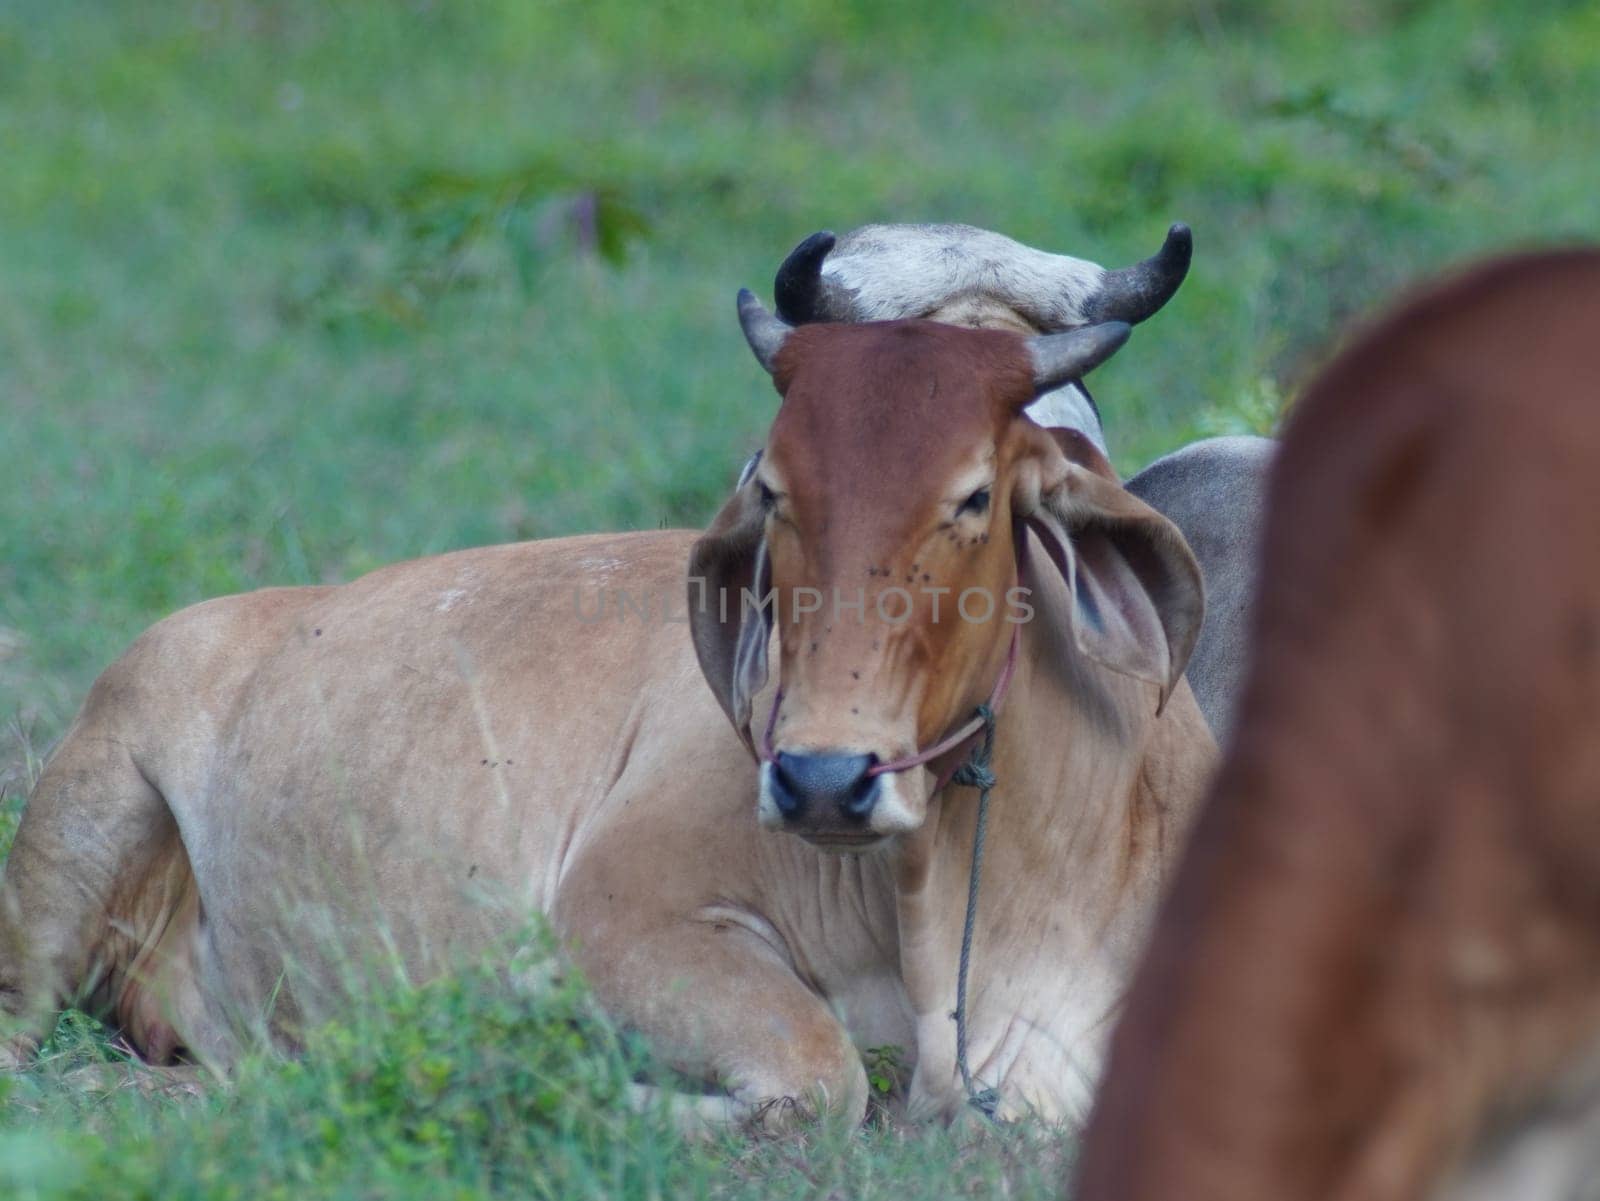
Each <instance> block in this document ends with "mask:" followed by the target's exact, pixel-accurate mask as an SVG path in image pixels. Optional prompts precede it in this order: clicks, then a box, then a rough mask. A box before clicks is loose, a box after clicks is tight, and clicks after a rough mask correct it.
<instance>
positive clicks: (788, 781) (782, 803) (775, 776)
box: [770, 752, 806, 821]
mask: <svg viewBox="0 0 1600 1201" xmlns="http://www.w3.org/2000/svg"><path fill="white" fill-rule="evenodd" d="M789 759H793V756H792V755H785V754H783V753H782V752H779V753H778V755H777V756H776V757H774V758H773V760H772V783H771V788H770V791H771V793H772V802H773V804H775V805H777V806H778V812H779V813H781V814H782V815H783V819H784V820H785V821H794V820H795V819H796V818H797V817H799V816H800V814H801V813H802V812H804V811H805V807H806V801H805V796H804V794H803V793H801V792H800V790H799V789H797V788H796V787H795V783H794V780H793V779H792V778H791V777H790V775H789V771H788V767H787V766H786V764H785V762H784V761H785V760H789Z"/></svg>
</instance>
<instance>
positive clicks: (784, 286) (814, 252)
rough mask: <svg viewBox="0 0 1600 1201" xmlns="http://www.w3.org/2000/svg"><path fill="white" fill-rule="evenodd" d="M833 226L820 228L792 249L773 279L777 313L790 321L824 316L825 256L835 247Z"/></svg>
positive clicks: (773, 294)
mask: <svg viewBox="0 0 1600 1201" xmlns="http://www.w3.org/2000/svg"><path fill="white" fill-rule="evenodd" d="M833 243H834V237H833V232H832V231H831V230H826V229H823V230H818V231H817V232H816V233H814V234H812V235H811V236H810V237H809V238H807V239H806V240H805V241H804V242H801V243H800V245H798V246H796V247H795V248H794V249H793V250H791V251H790V252H789V257H788V258H786V259H784V260H783V265H782V266H781V267H779V268H778V274H777V275H776V276H774V277H773V280H772V299H773V300H774V301H775V302H776V304H777V309H778V316H779V317H781V318H783V319H784V320H785V321H787V322H788V323H789V324H790V325H804V324H805V323H806V322H808V321H820V320H824V317H823V308H824V306H823V303H822V260H823V259H825V258H827V257H828V252H829V251H830V250H832V249H833Z"/></svg>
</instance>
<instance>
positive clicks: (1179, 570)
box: [1019, 430, 1205, 713]
mask: <svg viewBox="0 0 1600 1201" xmlns="http://www.w3.org/2000/svg"><path fill="white" fill-rule="evenodd" d="M1040 432H1041V433H1044V434H1047V435H1049V436H1050V437H1051V440H1052V441H1054V442H1055V443H1056V447H1057V449H1058V450H1059V451H1060V452H1061V457H1060V458H1059V459H1058V458H1056V457H1055V456H1054V455H1052V456H1050V458H1051V460H1052V461H1051V463H1050V465H1049V467H1048V469H1047V470H1046V472H1045V478H1044V480H1043V481H1041V482H1042V485H1043V486H1042V487H1041V488H1040V491H1039V493H1038V501H1037V503H1036V504H1035V505H1033V506H1032V507H1031V508H1030V510H1029V511H1027V512H1025V513H1021V514H1019V516H1021V517H1022V518H1023V520H1025V521H1026V522H1027V524H1028V526H1029V528H1031V529H1032V530H1033V532H1034V534H1035V535H1037V537H1038V539H1039V542H1040V544H1041V545H1042V546H1043V547H1044V549H1045V552H1046V553H1047V554H1048V555H1049V556H1050V559H1051V561H1052V562H1054V563H1055V565H1056V568H1057V570H1059V571H1060V572H1061V575H1062V577H1063V578H1064V579H1065V580H1066V582H1067V589H1068V591H1069V593H1070V594H1071V596H1072V639H1073V643H1074V645H1076V646H1077V648H1078V650H1079V651H1080V652H1081V653H1083V654H1084V655H1086V656H1087V657H1088V658H1090V659H1093V660H1094V661H1095V662H1097V663H1101V664H1103V665H1105V666H1106V667H1109V668H1111V669H1112V670H1113V671H1117V672H1121V673H1122V674H1124V675H1129V676H1134V677H1136V678H1138V679H1141V680H1148V681H1150V682H1151V683H1153V684H1156V685H1158V686H1159V687H1160V689H1161V697H1160V701H1159V703H1158V706H1157V712H1158V713H1159V712H1160V709H1161V706H1164V705H1165V704H1166V702H1167V698H1168V697H1169V696H1171V695H1172V690H1173V689H1174V688H1175V687H1177V684H1178V680H1179V678H1180V677H1181V676H1182V675H1183V669H1184V668H1185V667H1186V666H1188V663H1189V655H1190V653H1191V652H1192V651H1193V650H1194V644H1195V641H1196V639H1198V638H1199V636H1200V623H1201V622H1202V621H1203V620H1204V618H1205V585H1204V583H1203V581H1202V578H1201V574H1200V565H1199V563H1197V562H1196V561H1195V557H1194V552H1193V551H1191V550H1190V549H1189V544H1188V543H1187V542H1186V541H1184V537H1183V535H1182V534H1181V533H1180V532H1179V531H1178V527H1177V526H1176V525H1174V524H1173V523H1172V522H1171V521H1169V520H1168V519H1167V518H1166V517H1164V516H1162V515H1161V514H1160V513H1158V512H1157V511H1156V510H1154V509H1152V508H1151V507H1150V506H1149V505H1147V504H1145V503H1144V502H1143V501H1141V500H1140V499H1139V498H1138V497H1136V496H1134V495H1132V494H1131V493H1130V492H1128V491H1127V489H1125V488H1124V487H1123V486H1122V485H1121V484H1120V483H1119V482H1118V481H1117V478H1116V474H1115V473H1114V472H1113V471H1112V470H1111V467H1110V465H1109V464H1108V463H1106V462H1105V459H1104V458H1103V457H1102V456H1101V455H1100V454H1099V452H1098V451H1096V450H1095V449H1094V448H1093V447H1092V446H1089V445H1088V444H1087V439H1084V438H1083V437H1082V435H1079V434H1076V432H1075V431H1068V430H1049V431H1040Z"/></svg>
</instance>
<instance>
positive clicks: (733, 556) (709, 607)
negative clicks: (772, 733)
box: [689, 460, 773, 750]
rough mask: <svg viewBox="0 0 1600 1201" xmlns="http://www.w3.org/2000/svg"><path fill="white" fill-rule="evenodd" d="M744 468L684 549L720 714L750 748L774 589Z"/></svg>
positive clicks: (762, 513) (702, 654)
mask: <svg viewBox="0 0 1600 1201" xmlns="http://www.w3.org/2000/svg"><path fill="white" fill-rule="evenodd" d="M754 464H755V460H751V463H750V464H748V465H746V467H745V470H744V472H743V474H742V475H741V476H740V477H739V487H738V488H737V489H736V490H735V491H734V494H733V496H732V497H731V498H730V499H729V500H728V503H727V504H725V505H723V506H722V511H721V512H720V513H718V514H717V515H716V517H715V518H714V519H713V520H712V522H711V525H710V527H709V528H707V530H706V532H705V533H704V534H703V535H701V537H700V538H699V539H698V540H697V541H696V542H695V544H694V546H693V547H692V548H691V550H690V551H689V632H690V635H691V637H692V638H693V639H694V653H695V655H696V657H697V658H698V659H699V660H700V671H701V674H702V675H704V676H705V678H706V683H708V684H710V685H711V691H712V692H714V693H715V694H716V697H717V701H718V703H719V704H721V706H722V711H723V712H724V713H726V714H727V715H728V720H729V721H731V722H733V728H734V729H735V730H737V731H738V732H739V737H741V738H743V739H744V741H745V744H746V745H747V746H749V747H751V749H752V750H754V747H755V743H754V740H753V738H752V737H751V733H750V706H751V703H752V702H753V701H754V700H755V696H756V694H757V693H758V692H760V691H761V689H762V686H763V685H765V684H766V682H767V643H768V642H769V641H770V639H771V634H772V610H773V606H772V604H770V603H763V602H766V601H767V599H768V594H769V593H770V592H771V590H772V570H771V567H770V565H769V564H768V562H767V539H766V528H767V511H766V506H765V505H764V504H762V501H761V496H760V487H759V486H758V485H757V484H756V483H755V481H754V478H753V477H754V475H755V472H754V471H753V470H752V468H753V467H754Z"/></svg>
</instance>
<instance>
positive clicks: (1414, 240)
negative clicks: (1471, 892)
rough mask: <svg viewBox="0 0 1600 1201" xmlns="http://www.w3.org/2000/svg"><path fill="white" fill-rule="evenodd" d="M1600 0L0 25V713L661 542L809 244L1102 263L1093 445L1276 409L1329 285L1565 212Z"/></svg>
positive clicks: (621, 10) (737, 443) (695, 517)
mask: <svg viewBox="0 0 1600 1201" xmlns="http://www.w3.org/2000/svg"><path fill="white" fill-rule="evenodd" d="M1597 113H1600V6H1597V5H1595V4H1593V3H1571V4H1558V3H1532V4H1527V5H1523V6H1521V8H1520V9H1519V10H1518V11H1517V12H1515V13H1514V14H1513V13H1511V12H1509V11H1508V9H1507V6H1505V5H1503V4H1493V3H1487V2H1485V3H1473V2H1471V0H1451V2H1449V3H1435V4H1430V3H1422V2H1417V0H1412V2H1405V3H1377V2H1375V0H1349V2H1346V3H1342V4H1339V5H1325V4H1321V3H1312V2H1309V0H1267V2H1264V3H1245V2H1244V0H1149V2H1146V3H1136V4H1129V3H1116V4H1110V3H1080V4H1075V5H1049V4H1039V3H1013V4H1007V5H994V4H977V3H973V4H964V3H957V2H953V0H944V2H942V3H930V2H928V0H918V2H917V3H909V2H901V0H887V2H886V0H878V2H876V3H870V4H869V3H864V2H863V3H847V2H843V0H796V2H793V3H788V4H785V5H782V6H776V7H775V8H772V9H770V10H769V9H768V7H767V6H758V5H753V4H719V5H710V4H698V3H682V2H674V0H668V2H665V3H651V4H639V3H632V2H622V0H585V2H583V3H564V2H553V0H546V2H537V0H535V2H525V0H473V2H468V3H454V4H453V3H444V2H442V0H440V2H418V0H411V2H391V0H384V2H381V3H380V2H372V3H363V2H340V3H328V2H326V0H321V2H312V0H305V2H302V0H261V2H253V3H246V2H233V3H185V2H181V0H171V2H167V3H150V4H145V3H131V2H130V3H122V4H110V3H78V2H74V0H8V3H7V4H5V5H4V6H0V480H3V481H4V488H3V489H0V656H3V657H4V658H3V662H0V673H3V674H0V718H11V717H15V716H18V715H21V716H23V717H24V719H25V720H32V721H33V722H34V723H35V729H36V731H38V732H40V733H42V735H43V736H45V737H48V736H49V735H52V734H54V733H56V732H58V731H59V729H60V728H61V727H62V725H63V723H64V721H65V720H66V718H67V717H69V716H70V714H71V711H72V710H73V708H74V707H75V705H76V702H77V700H78V698H79V697H80V696H81V694H82V692H83V690H84V688H85V687H86V685H87V683H88V681H89V680H90V679H91V678H92V676H93V674H94V673H95V672H96V671H97V670H98V669H99V668H100V667H101V666H103V665H104V664H105V663H106V662H107V661H108V660H109V659H110V658H111V657H112V656H113V655H115V653H116V652H117V651H118V650H119V649H120V648H121V647H122V646H123V645H125V644H126V643H127V642H128V641H129V640H130V639H131V638H132V637H133V636H134V635H135V634H136V633H137V632H138V631H139V630H140V629H141V628H142V627H143V626H144V625H146V624H147V623H149V622H150V621H151V620H153V619H155V618H156V617H158V616H160V615H162V614H164V613H166V612H168V611H170V610H171V609H173V608H175V607H177V606H180V605H183V604H186V603H188V602H191V601H194V600H198V599H200V598H202V597H205V596H210V595H214V594H217V593H222V592H228V591H233V590H238V589H244V588H253V587H257V586H260V585H265V584H284V583H299V582H307V581H321V580H341V579H346V578H348V577H350V576H351V575H353V574H355V573H358V572H361V571H363V570H366V569H368V568H370V567H373V566H375V565H377V564H380V563H384V562H387V561H390V560H394V559H398V558H404V557H409V556H413V555H420V554H427V553H431V552H435V551H441V550H445V549H448V548H452V547H459V546H465V545H471V544H474V543H485V542H493V541H499V540H507V539H518V538H537V537H545V536H549V535H555V534H563V533H569V532H573V531H579V530H591V529H607V528H630V527H647V526H654V525H658V524H673V525H694V524H699V523H701V522H703V521H704V520H705V519H706V518H707V517H708V516H709V514H710V513H711V512H712V511H713V507H714V505H715V503H716V500H717V497H718V496H719V494H720V493H721V492H722V491H723V490H724V489H725V488H726V487H727V485H728V483H729V481H730V479H731V477H732V475H733V473H734V472H735V471H736V470H737V467H738V465H739V463H740V461H741V460H742V458H743V457H744V455H745V454H746V453H747V451H748V450H749V449H750V448H751V446H752V445H753V444H755V442H756V441H757V439H758V437H759V436H760V433H761V431H762V430H763V427H764V425H765V423H766V421H767V420H768V418H769V416H770V414H771V412H772V410H773V399H772V397H771V394H770V390H769V387H768V385H767V383H766V381H765V380H764V378H763V377H762V375H761V373H760V371H759V369H758V368H757V367H756V365H755V364H754V362H753V361H752V360H751V358H750V356H749V354H748V352H747V351H746V350H745V348H744V346H743V345H742V343H741V340H740V337H739V333H738V329H737V326H736V324H735V322H734V319H733V316H732V310H733V304H732V297H733V293H734V290H735V289H736V288H737V287H738V286H740V285H741V284H749V285H752V286H755V287H756V288H758V289H759V290H760V291H761V293H762V294H764V295H765V294H767V293H768V292H769V289H770V281H771V277H772V272H773V269H774V267H775V266H776V265H777V263H778V261H779V260H780V259H781V257H782V256H783V255H784V253H786V252H787V251H788V249H789V248H790V246H791V245H793V243H794V242H796V241H797V240H798V239H799V238H800V237H802V236H804V235H805V234H808V233H810V232H811V231H812V230H814V229H817V228H821V227H829V228H833V229H837V230H840V231H843V230H845V229H848V228H850V227H852V226H854V225H857V224H860V223H863V222H866V221H882V220H895V221H915V220H930V219H933V220H960V221H967V222H971V223H974V224H978V225H983V226H988V227H991V228H995V229H999V230H1002V231H1004V232H1006V233H1009V234H1011V235H1013V236H1015V237H1018V238H1020V239H1022V240H1024V241H1027V242H1030V243H1032V244H1035V245H1038V246H1041V247H1044V248H1047V249H1051V250H1056V251H1061V252H1066V253H1073V254H1077V255H1080V256H1083V257H1087V258H1092V259H1095V260H1097V261H1100V262H1103V263H1107V264H1111V265H1121V264H1124V263H1127V262H1130V261H1132V260H1133V259H1135V258H1137V257H1141V256H1143V255H1146V254H1149V253H1151V252H1153V251H1154V250H1155V248H1156V247H1157V246H1158V245H1159V244H1160V241H1161V237H1162V234H1163V232H1164V231H1165V228H1166V226H1167V224H1168V222H1169V221H1171V220H1175V219H1181V220H1184V221H1187V222H1189V223H1190V224H1191V225H1192V226H1193V227H1194V230H1195V237H1196V246H1197V249H1196V255H1195V265H1194V269H1193V272H1192V275H1191V277H1190V279H1189V282H1188V283H1187V284H1186V285H1185V286H1184V288H1183V290H1182V292H1181V293H1180V294H1179V296H1178V298H1177V299H1176V300H1175V301H1174V302H1173V303H1172V304H1171V305H1170V306H1169V307H1168V309H1167V310H1166V311H1165V312H1163V313H1162V314H1161V315H1160V316H1159V317H1157V318H1156V319H1154V320H1153V321H1152V322H1151V323H1150V324H1149V325H1147V326H1145V327H1143V328H1141V329H1140V331H1139V332H1138V334H1137V335H1136V337H1135V340H1134V341H1133V343H1132V344H1131V345H1130V347H1129V348H1128V349H1127V350H1126V351H1125V352H1123V354H1122V355H1121V356H1120V357H1119V358H1118V359H1117V360H1116V361H1115V362H1113V363H1112V364H1111V365H1110V366H1109V367H1108V368H1106V370H1105V371H1104V372H1103V373H1102V374H1101V375H1100V377H1099V381H1098V387H1097V389H1096V391H1097V393H1098V395H1099V397H1100V398H1101V400H1102V402H1103V406H1104V408H1105V410H1106V413H1107V424H1108V426H1109V433H1110V437H1111V440H1112V443H1113V447H1114V449H1115V451H1116V452H1117V455H1118V459H1119V465H1120V466H1121V467H1122V468H1124V469H1125V470H1132V469H1134V468H1136V467H1137V466H1139V465H1140V464H1141V463H1143V462H1145V461H1147V460H1148V459H1149V458H1150V457H1152V456H1154V455H1156V454H1158V453H1160V452H1161V451H1163V450H1166V449H1169V448H1171V447H1172V446H1175V445H1177V444H1179V443H1180V442H1182V441H1183V440H1185V439H1187V438H1189V437H1192V436H1194V435H1195V434H1197V433H1201V432H1211V431H1214V430H1219V429H1233V428H1259V427H1261V426H1263V425H1266V424H1270V422H1271V420H1272V417H1273V415H1274V414H1275V412H1276V410H1277V407H1278V404H1279V403H1280V400H1281V398H1282V397H1284V396H1286V395H1289V394H1291V393H1292V391H1293V388H1294V386H1295V384H1296V382H1297V381H1298V380H1300V379H1301V378H1302V376H1303V375H1304V373H1305V371H1306V369H1307V367H1308V366H1309V365H1310V364H1311V363H1313V362H1314V361H1315V359H1316V358H1317V356H1318V355H1319V354H1320V353H1322V352H1323V350H1324V348H1325V347H1327V346H1328V345H1329V343H1330V340H1331V339H1333V338H1334V337H1335V336H1336V334H1337V331H1338V330H1339V328H1340V325H1341V322H1343V321H1344V320H1345V319H1346V318H1347V317H1348V316H1349V315H1350V314H1352V313H1358V312H1361V311H1363V310H1365V309H1367V308H1368V307H1369V306H1370V305H1372V304H1373V303H1374V302H1375V300H1377V299H1378V298H1381V297H1383V296H1385V295H1386V294H1388V293H1390V292H1391V291H1392V290H1393V289H1394V288H1395V287H1396V286H1398V285H1401V284H1403V283H1405V282H1407V281H1410V280H1412V279H1414V278H1415V277H1417V276H1418V275H1420V274H1423V273H1425V272H1428V271H1431V270H1433V269H1435V268H1436V267H1439V266H1441V265H1443V264H1447V263H1449V262H1452V261H1454V260H1459V259H1461V258H1463V257H1465V256H1467V255H1471V254H1474V253H1477V252H1479V251H1482V250H1486V249H1489V248H1496V247H1503V246H1508V245H1517V244H1526V243H1531V242H1549V241H1554V240H1562V239H1572V238H1578V237H1586V236H1588V237H1592V236H1594V235H1595V233H1596V232H1597V230H1600V211H1597V204H1600V202H1597V200H1596V182H1597V180H1596V160H1597V154H1596V151H1597V141H1596V132H1597V126H1600V121H1597V116H1596V114H1597Z"/></svg>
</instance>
